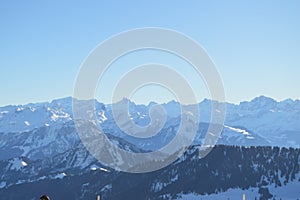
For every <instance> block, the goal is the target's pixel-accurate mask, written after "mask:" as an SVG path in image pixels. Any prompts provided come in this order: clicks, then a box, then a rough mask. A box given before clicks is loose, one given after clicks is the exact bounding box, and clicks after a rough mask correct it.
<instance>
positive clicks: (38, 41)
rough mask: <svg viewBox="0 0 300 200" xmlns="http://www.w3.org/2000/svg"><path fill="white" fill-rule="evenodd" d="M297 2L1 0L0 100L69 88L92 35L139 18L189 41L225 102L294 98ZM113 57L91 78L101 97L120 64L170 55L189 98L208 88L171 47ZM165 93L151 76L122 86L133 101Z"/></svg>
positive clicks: (30, 98)
mask: <svg viewBox="0 0 300 200" xmlns="http://www.w3.org/2000/svg"><path fill="white" fill-rule="evenodd" d="M299 8H300V2H299V1H276V0H266V1H258V0H257V1H230V0H229V1H215V0H212V1H198V0H197V1H196V0H195V1H174V0H172V1H171V0H170V1H169V0H166V1H158V0H153V1H85V2H84V1H63V2H62V1H47V0H46V1H37V0H36V1H1V2H0V76H1V82H0V83H1V84H0V95H1V96H0V106H3V105H8V104H25V103H29V102H43V101H51V100H53V99H56V98H62V97H67V96H72V95H73V89H74V82H75V80H76V77H77V75H78V72H79V70H80V67H81V65H82V63H83V62H84V60H85V59H86V58H87V56H88V55H89V53H90V52H91V51H92V50H93V49H94V48H95V47H96V46H97V45H99V44H100V43H101V42H103V41H104V40H106V39H107V38H110V37H111V36H113V35H116V34H118V33H120V32H123V31H126V30H130V29H136V28H143V27H160V28H167V29H172V30H175V31H178V32H180V33H183V34H185V35H187V36H189V37H191V38H193V39H194V40H195V41H196V42H197V43H199V44H200V45H201V46H202V47H203V48H204V49H205V50H206V52H207V53H208V55H209V56H210V58H211V59H212V60H213V62H214V63H215V65H216V67H217V70H218V71H219V74H220V76H221V78H222V80H223V85H224V88H225V95H226V101H228V102H233V103H238V102H240V101H245V100H251V99H253V98H254V97H257V96H260V95H265V96H269V97H272V98H274V99H276V100H283V99H287V98H292V99H300V92H299V91H300V81H299V75H300V56H299V55H300V23H299V20H300V12H299ZM171 57H172V58H171ZM130 58H131V59H130ZM122 59H123V58H121V59H120V60H118V62H116V63H114V64H113V65H114V66H111V68H110V70H108V72H107V73H106V74H105V76H103V79H101V80H100V81H99V85H98V89H97V91H96V94H95V97H96V98H97V99H99V100H100V101H102V102H104V103H107V102H109V101H111V96H110V95H111V94H112V91H113V88H114V87H113V85H114V84H115V82H117V81H118V80H119V79H120V77H121V76H122V73H125V72H126V71H124V69H125V68H126V66H127V68H126V69H127V70H128V69H129V68H128V67H129V66H131V67H132V66H133V65H135V64H142V63H143V62H146V63H147V62H151V61H152V60H151V59H153V60H154V62H167V63H166V64H168V65H176V66H175V68H176V70H178V71H179V72H180V73H183V74H185V76H187V79H188V80H190V81H191V84H192V85H193V86H192V87H193V88H194V89H195V92H196V96H197V98H198V100H199V101H201V100H202V98H204V97H206V96H207V95H209V91H207V89H205V83H204V82H203V80H202V79H201V78H200V79H199V80H197V78H196V77H193V76H194V73H193V72H192V70H190V69H187V68H189V67H191V66H187V65H185V64H184V62H182V61H178V58H174V56H170V55H167V54H161V53H159V52H151V51H148V52H143V53H139V52H137V53H136V54H135V55H133V56H131V57H130V55H129V57H128V58H124V59H123V61H124V62H123V63H122V62H121V61H122ZM137 61H138V62H137ZM131 63H132V64H131ZM124 66H125V67H124ZM122 67H123V68H122ZM198 78H199V77H198ZM145 94H146V95H145ZM173 97H174V96H172V94H171V92H170V91H168V90H166V89H163V88H160V87H158V86H155V85H152V86H151V85H150V86H146V87H144V88H143V89H140V90H139V91H137V92H136V93H135V94H134V95H133V96H132V98H133V99H134V100H135V101H137V102H138V103H146V102H149V101H151V100H153V101H159V102H165V101H168V100H170V99H172V98H173Z"/></svg>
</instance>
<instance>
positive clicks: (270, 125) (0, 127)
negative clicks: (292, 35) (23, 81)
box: [0, 96, 300, 199]
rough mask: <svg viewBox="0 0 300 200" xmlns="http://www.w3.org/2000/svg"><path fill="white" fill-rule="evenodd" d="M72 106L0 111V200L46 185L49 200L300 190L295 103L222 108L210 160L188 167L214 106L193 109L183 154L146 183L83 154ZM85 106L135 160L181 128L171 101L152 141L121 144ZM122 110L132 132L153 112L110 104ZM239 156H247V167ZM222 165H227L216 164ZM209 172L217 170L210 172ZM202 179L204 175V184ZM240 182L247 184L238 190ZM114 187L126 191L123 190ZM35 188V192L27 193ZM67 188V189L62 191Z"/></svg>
mask: <svg viewBox="0 0 300 200" xmlns="http://www.w3.org/2000/svg"><path fill="white" fill-rule="evenodd" d="M73 100H74V99H72V98H71V97H68V98H63V99H57V100H53V101H52V102H45V103H35V104H34V103H31V104H27V105H9V106H5V107H0V151H1V154H0V169H1V170H0V171H1V174H0V177H1V179H0V188H1V189H0V197H1V198H0V199H15V198H17V197H18V198H19V197H22V196H18V195H25V196H26V195H27V197H28V198H26V199H37V197H36V196H35V195H37V194H38V193H40V192H42V191H45V192H46V193H47V187H46V185H49V190H48V191H51V192H52V193H53V195H54V196H56V197H57V199H61V198H66V195H67V192H66V191H61V190H59V189H60V188H59V186H61V187H62V186H65V187H67V186H66V185H74V188H73V189H76V190H77V193H76V192H74V195H75V194H76V195H75V196H74V198H72V199H92V198H91V197H92V196H95V195H96V193H98V194H102V195H104V197H106V198H108V199H120V198H121V196H122V195H123V196H124V195H126V194H127V195H129V196H128V197H131V198H133V197H134V195H135V193H133V192H134V191H136V190H137V189H141V193H139V194H137V193H136V195H137V196H136V199H140V197H142V195H143V194H144V193H145V192H146V193H147V194H148V196H147V199H174V198H185V199H192V198H198V197H199V195H200V196H201V195H202V196H203V195H208V194H210V196H211V195H214V194H215V195H218V194H219V193H221V194H225V192H226V191H228V190H231V189H237V188H238V189H239V190H241V191H243V192H248V193H249V195H251V194H252V193H251V191H254V192H253V195H252V197H253V198H264V197H265V196H268V195H269V196H272V197H273V198H275V196H276V195H277V197H279V196H280V194H279V193H278V192H276V191H277V187H278V188H279V187H283V186H285V185H288V186H289V185H295V184H296V186H300V179H299V180H298V178H299V177H300V176H299V163H300V158H299V149H298V148H299V146H300V123H299V122H300V101H299V100H291V99H287V100H284V101H280V102H278V101H275V100H273V99H271V98H268V97H265V96H260V97H257V98H255V99H253V100H251V101H246V102H241V103H240V104H238V105H237V104H231V103H226V118H225V123H224V125H222V126H223V131H222V133H221V135H220V137H219V139H218V142H217V146H216V147H215V148H214V149H213V152H215V153H213V152H212V153H211V154H212V155H210V154H209V155H208V157H207V158H204V159H196V158H195V157H194V155H195V152H197V151H198V147H199V145H201V144H202V142H203V139H204V137H205V134H206V132H207V130H208V127H209V123H210V117H211V114H210V113H211V109H212V107H211V105H212V103H213V102H214V101H212V100H208V99H205V100H203V101H202V102H200V103H199V104H198V105H197V106H198V107H199V110H200V122H199V124H198V130H197V133H196V136H195V138H194V141H193V144H192V146H191V147H190V150H188V151H187V152H186V153H185V154H184V155H183V156H181V157H180V158H179V159H178V160H177V161H175V162H174V163H172V164H171V165H170V166H168V167H166V168H163V169H161V170H158V171H157V172H153V174H151V173H150V175H149V174H147V173H145V174H143V173H142V174H139V175H134V174H131V175H130V174H126V173H123V172H118V171H115V170H114V169H111V168H109V167H107V166H105V165H103V164H102V163H100V162H99V161H97V160H96V159H95V158H94V157H93V156H92V155H91V154H90V153H89V152H88V151H87V150H86V148H85V147H84V145H83V144H82V143H81V141H80V138H79V136H78V134H77V132H76V128H75V124H74V119H73V112H72V101H73ZM93 101H94V105H95V109H94V110H92V111H91V112H93V113H95V115H96V117H97V123H98V124H99V125H100V126H101V128H102V130H103V131H104V133H105V134H106V136H107V137H108V138H109V139H110V140H111V141H112V142H113V143H114V144H116V145H118V147H120V148H122V149H124V150H126V151H130V152H135V153H142V152H148V151H153V150H156V149H159V148H161V147H163V146H164V145H166V144H167V143H168V142H170V140H172V138H174V134H176V131H177V130H178V127H179V124H180V120H181V110H180V107H181V105H180V103H178V102H175V101H171V102H168V103H164V104H161V106H162V107H163V108H164V110H165V112H166V115H167V120H166V123H165V124H164V126H163V128H162V129H161V130H160V132H159V133H158V134H157V135H155V136H154V137H151V138H149V139H137V138H134V137H132V136H128V135H127V134H126V133H124V132H123V131H122V130H121V129H120V128H119V127H118V125H117V123H116V121H115V119H114V116H113V113H112V107H113V106H115V105H114V104H108V105H105V104H103V103H100V102H98V101H96V100H93ZM124 103H126V104H128V105H129V106H128V107H129V115H130V119H132V120H133V121H134V122H135V123H136V124H138V125H140V126H145V125H147V124H149V123H150V122H151V120H153V119H151V118H150V115H149V113H150V111H151V108H153V106H155V105H158V104H157V103H155V102H151V103H149V104H148V105H137V104H135V103H134V102H131V101H130V100H128V99H123V100H122V101H121V102H117V103H115V104H116V105H118V104H121V105H123V104H124ZM224 145H225V146H224ZM216 152H218V153H216ZM228 152H232V153H230V154H229V153H228ZM245 152H246V153H245ZM234 155H236V156H238V157H235V156H234ZM255 155H256V156H255ZM288 155H292V156H288ZM245 156H250V158H251V159H250V158H249V159H247V158H245ZM224 157H228V158H227V159H226V161H224V160H223V161H221V160H222V159H224ZM275 158H276V159H275ZM277 158H278V159H277ZM205 159H221V160H220V162H216V161H211V162H212V164H213V165H211V164H209V163H210V161H207V160H205ZM274 159H275V160H274ZM268 160H270V161H268ZM272 160H274V161H272ZM268 162H270V163H268ZM207 163H208V164H207ZM207 165H209V166H207ZM214 165H221V166H219V168H218V169H215V167H213V166H214ZM204 166H206V168H205V167H204ZM238 166H240V168H239V167H238ZM247 166H248V167H247ZM203 167H204V168H203ZM236 167H238V168H236ZM242 168H243V171H244V172H245V174H242V175H240V174H235V173H236V170H237V169H238V170H240V171H242ZM179 169H180V170H179ZM184 169H188V170H187V171H185V170H184ZM203 170H204V171H203ZM196 172H197V173H196ZM195 173H196V174H199V180H198V179H197V180H196V179H195V180H190V179H188V177H191V176H195ZM206 173H208V174H209V175H208V176H204V174H206ZM256 173H258V174H257V177H256V178H255V179H253V180H251V181H250V178H251V175H253V174H256ZM220 174H223V175H222V176H221V175H220ZM226 174H235V175H234V176H236V177H239V176H240V177H242V179H241V180H238V178H235V179H232V176H233V175H232V176H230V177H228V178H226V176H225V175H226ZM176 176H177V178H176ZM214 176H215V177H214ZM228 176H229V175H228ZM93 177H94V178H93ZM158 177H160V178H158ZM137 179H138V180H141V181H142V182H143V186H137V185H136V184H135V183H134V182H135V181H137ZM227 179H228V180H227ZM116 180H117V182H115V181H116ZM204 180H209V182H211V184H212V182H215V181H218V182H217V183H219V184H221V185H222V187H217V186H214V185H210V186H209V187H208V188H206V187H205V181H204ZM224 180H226V181H225V182H227V181H229V184H228V185H226V184H225V183H224ZM99 181H100V182H99ZM203 181H204V182H203ZM243 181H244V182H247V183H245V184H244V185H243V183H242V182H243ZM118 182H119V184H124V185H126V184H128V185H130V186H131V185H133V186H132V187H130V188H131V189H128V190H124V189H122V187H121V185H118ZM171 183H172V184H171ZM224 184H225V185H226V186H225V185H224ZM269 186H272V187H275V186H276V189H274V188H273V189H274V190H273V194H271V193H272V192H271V191H269V189H268V188H270V187H269ZM140 187H143V188H140ZM289 187H290V186H289ZM35 188H38V189H39V190H38V191H36V192H31V193H29V191H32V190H34V189H35ZM67 188H68V189H69V190H71V189H72V187H70V186H68V187H67ZM176 188H177V189H176ZM199 188H202V189H199ZM205 188H206V189H205ZM267 189H268V191H267ZM55 190H57V191H56V192H55ZM116 190H120V191H118V192H116ZM250 190H251V191H250ZM258 190H260V191H258ZM275 190H276V191H275ZM15 191H20V192H19V193H16V192H15ZM79 191H80V192H79ZM142 191H143V192H144V193H143V192H142ZM255 192H256V193H255ZM79 193H80V194H79ZM233 193H234V192H233ZM235 193H236V191H235ZM254 193H255V194H254ZM16 195H17V196H16ZM281 196H282V195H281ZM277 197H276V198H277ZM294 197H295V196H293V198H292V199H295V198H294ZM219 198H220V197H218V196H216V197H215V199H219ZM276 198H275V199H276ZM297 198H299V197H298V196H297ZM204 199H206V198H204ZM233 199H234V198H233ZM267 199H268V198H267ZM278 199H279V198H278Z"/></svg>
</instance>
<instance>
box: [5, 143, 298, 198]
mask: <svg viewBox="0 0 300 200" xmlns="http://www.w3.org/2000/svg"><path fill="white" fill-rule="evenodd" d="M198 149H199V146H193V147H191V148H190V149H188V150H187V151H186V152H185V153H184V155H183V156H182V157H181V158H179V159H178V160H177V161H175V162H174V163H172V164H171V165H169V166H168V167H165V168H163V169H160V170H158V171H154V172H150V173H142V174H130V173H124V172H117V171H110V172H105V171H100V170H97V171H89V172H84V173H78V174H73V175H69V176H66V177H64V178H63V179H44V180H40V181H36V182H32V183H21V184H18V185H13V186H10V187H8V188H6V189H1V190H0V197H1V199H6V200H10V199H38V197H39V196H40V195H41V194H43V193H46V194H49V195H50V196H51V198H52V199H74V200H76V199H91V200H92V199H96V196H97V195H98V194H100V195H101V199H104V200H105V199H110V200H113V199H175V198H178V197H180V195H181V194H188V193H194V194H212V193H217V192H221V191H226V190H228V189H229V188H241V189H248V188H250V187H258V188H259V192H260V194H258V195H260V196H259V198H260V199H269V198H271V197H273V195H272V194H270V193H269V190H268V186H269V185H271V184H275V186H276V187H280V186H283V185H285V184H287V183H288V182H290V181H300V180H297V174H298V173H299V163H300V150H299V149H298V148H297V149H295V148H279V147H237V146H223V145H219V146H216V147H215V148H214V149H213V150H212V152H211V153H210V154H208V156H206V157H205V158H203V159H199V157H198V154H199V150H198Z"/></svg>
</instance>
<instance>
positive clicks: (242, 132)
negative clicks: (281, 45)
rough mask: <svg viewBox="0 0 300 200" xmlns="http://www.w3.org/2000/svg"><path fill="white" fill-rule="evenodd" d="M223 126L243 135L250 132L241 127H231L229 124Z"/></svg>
mask: <svg viewBox="0 0 300 200" xmlns="http://www.w3.org/2000/svg"><path fill="white" fill-rule="evenodd" d="M224 127H225V128H228V129H230V130H232V131H235V132H238V133H241V134H243V135H250V133H249V132H248V131H246V130H243V129H240V128H234V127H231V126H226V125H224Z"/></svg>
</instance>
